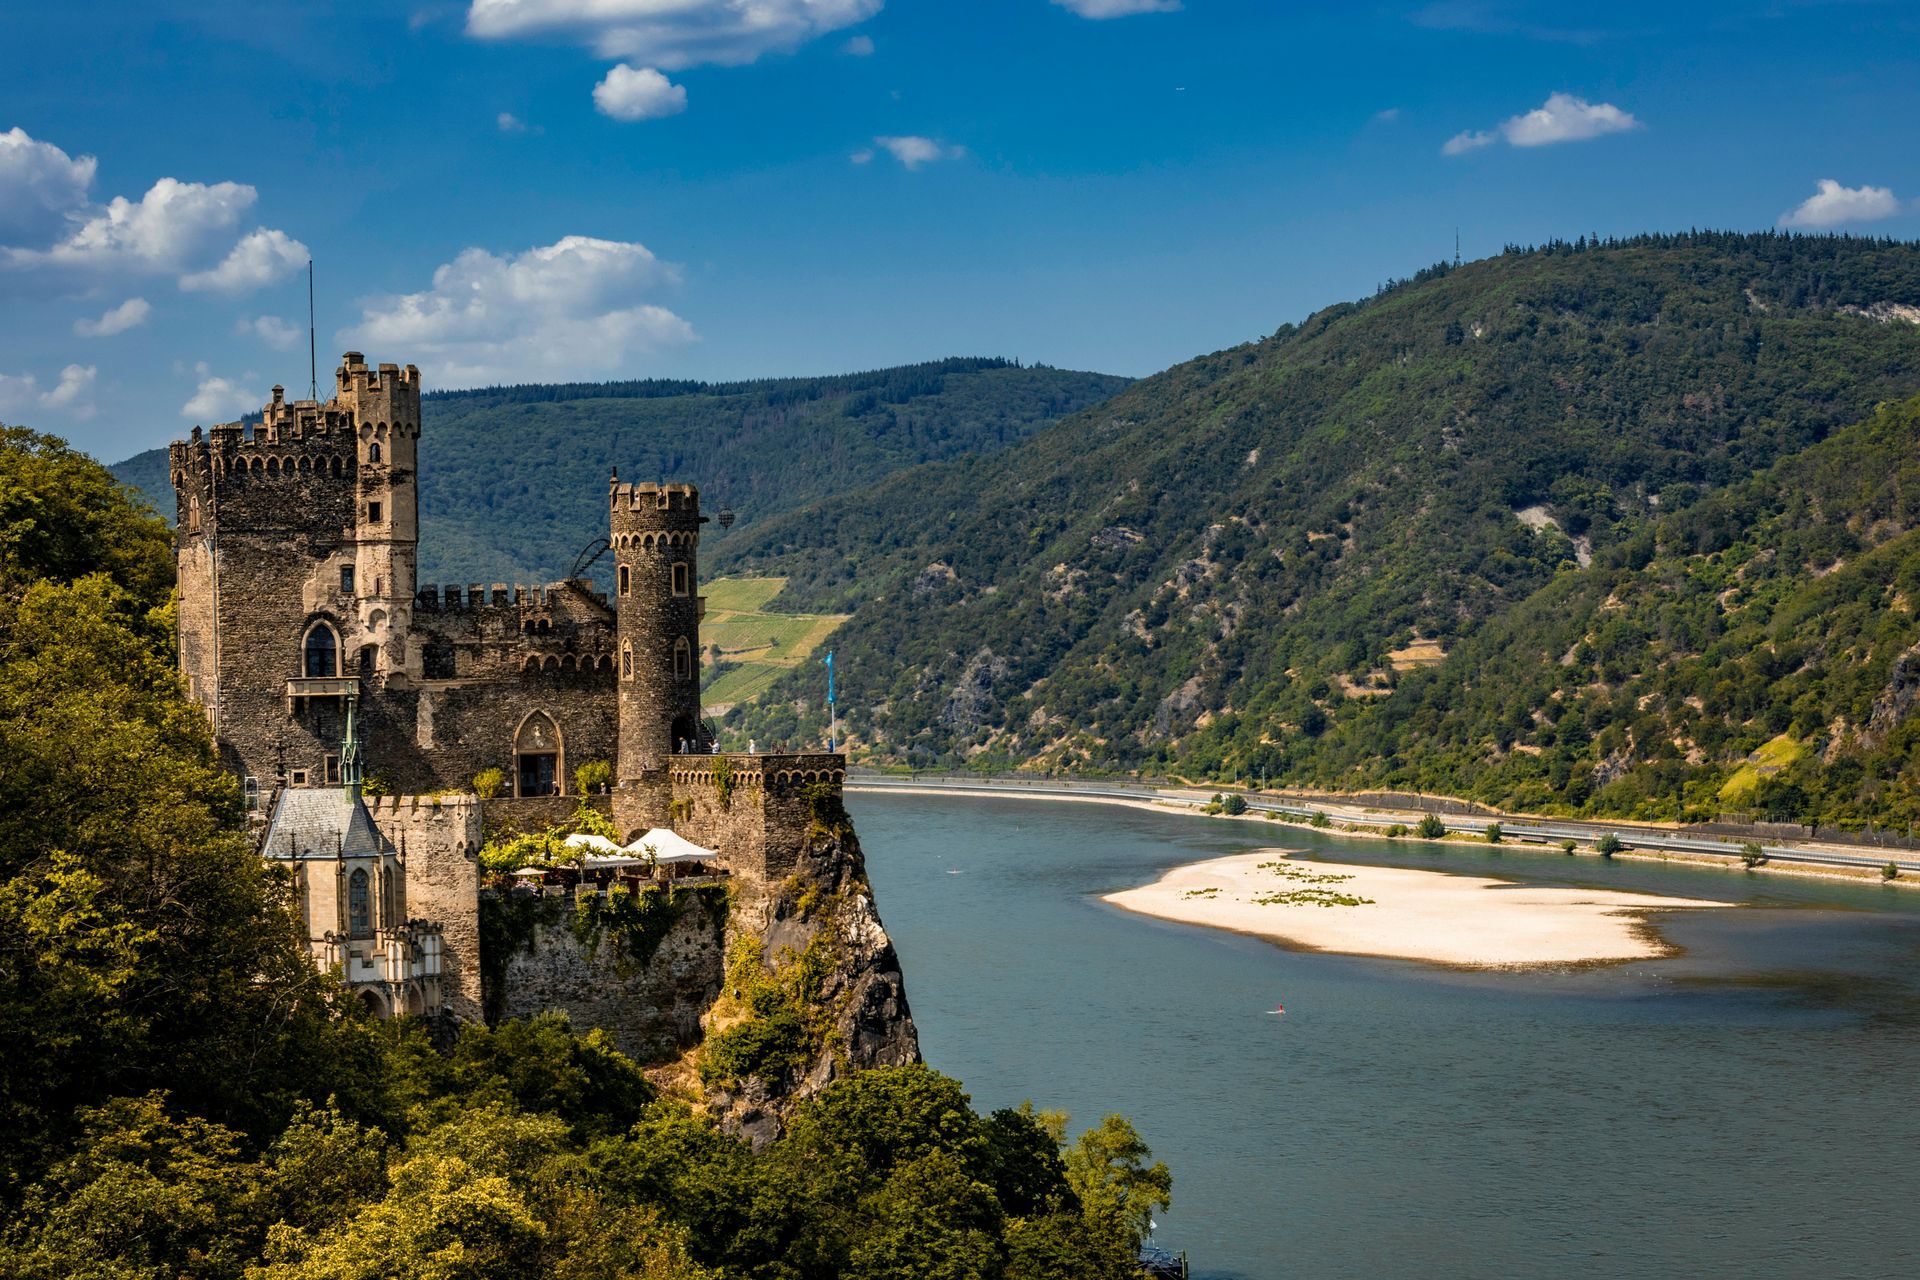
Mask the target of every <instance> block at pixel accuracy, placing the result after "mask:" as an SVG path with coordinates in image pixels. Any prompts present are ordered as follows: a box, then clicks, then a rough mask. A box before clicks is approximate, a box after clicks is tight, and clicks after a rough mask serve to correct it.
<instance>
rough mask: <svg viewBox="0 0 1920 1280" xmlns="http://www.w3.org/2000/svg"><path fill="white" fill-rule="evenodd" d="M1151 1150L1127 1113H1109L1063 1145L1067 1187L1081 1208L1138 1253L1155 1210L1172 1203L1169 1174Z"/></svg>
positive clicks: (1171, 1186)
mask: <svg viewBox="0 0 1920 1280" xmlns="http://www.w3.org/2000/svg"><path fill="white" fill-rule="evenodd" d="M1152 1156H1153V1153H1152V1152H1151V1151H1149V1150H1148V1149H1147V1144H1146V1143H1144V1142H1142V1141H1141V1140H1140V1135H1139V1134H1138V1133H1137V1132H1135V1130H1134V1127H1133V1125H1132V1124H1130V1123H1129V1122H1128V1121H1127V1119H1126V1117H1124V1116H1117V1115H1111V1116H1108V1117H1106V1119H1104V1120H1102V1121H1101V1122H1100V1123H1099V1124H1098V1125H1096V1126H1094V1127H1093V1128H1091V1129H1088V1130H1087V1131H1086V1132H1085V1133H1083V1134H1081V1135H1080V1138H1079V1141H1077V1142H1075V1143H1074V1144H1073V1145H1072V1146H1070V1147H1068V1148H1067V1153H1066V1167H1067V1185H1068V1186H1070V1187H1071V1188H1072V1189H1073V1193H1074V1195H1075V1196H1076V1197H1078V1198H1079V1201H1080V1207H1081V1212H1082V1213H1084V1214H1085V1215H1086V1216H1087V1218H1088V1219H1089V1220H1091V1221H1093V1222H1096V1223H1100V1224H1110V1225H1111V1226H1112V1227H1113V1228H1114V1229H1115V1232H1116V1234H1117V1235H1121V1236H1123V1237H1124V1238H1125V1239H1126V1241H1127V1244H1128V1248H1129V1251H1130V1252H1131V1253H1137V1252H1138V1251H1139V1248H1140V1243H1141V1241H1142V1240H1144V1239H1145V1238H1146V1235H1147V1232H1148V1230H1149V1229H1150V1228H1151V1225H1152V1221H1153V1212H1154V1210H1155V1209H1165V1208H1167V1207H1168V1206H1169V1205H1171V1204H1172V1203H1173V1175H1172V1174H1171V1173H1169V1172H1168V1170H1167V1166H1166V1165H1165V1164H1164V1163H1162V1162H1160V1161H1154V1163H1152V1164H1148V1163H1147V1161H1148V1160H1150V1159H1152Z"/></svg>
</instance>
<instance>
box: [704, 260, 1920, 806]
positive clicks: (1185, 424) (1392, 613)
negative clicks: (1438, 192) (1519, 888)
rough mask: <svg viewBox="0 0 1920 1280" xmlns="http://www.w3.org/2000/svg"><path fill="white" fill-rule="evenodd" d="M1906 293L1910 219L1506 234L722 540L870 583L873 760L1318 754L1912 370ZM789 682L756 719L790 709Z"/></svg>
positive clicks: (854, 638)
mask: <svg viewBox="0 0 1920 1280" xmlns="http://www.w3.org/2000/svg"><path fill="white" fill-rule="evenodd" d="M1917 303H1920V247H1916V246H1914V245H1911V244H1898V243H1890V242H1884V241H1871V240H1860V239H1847V238H1827V237H1820V238H1808V237H1797V236H1783V235H1771V234H1769V235H1757V236H1739V235H1722V234H1693V235H1685V236H1669V237H1644V238H1638V239H1634V240H1629V241H1624V242H1605V243H1596V242H1587V241H1580V242H1576V243H1573V244H1556V245H1552V246H1548V247H1545V248H1542V249H1530V250H1518V249H1515V250H1511V251H1509V252H1506V253H1503V254H1502V255H1500V256H1498V257H1495V258H1492V259H1488V260H1485V261H1480V262H1474V263H1469V264H1466V265H1464V266H1460V267H1447V266H1441V267H1436V268H1434V269H1432V270H1429V271H1426V272H1423V273H1421V275H1420V276H1419V277H1417V278H1415V279H1414V280H1412V281H1408V282H1404V283H1401V284H1398V285H1395V286H1393V287H1391V288H1388V289H1386V290H1384V291H1383V292H1382V293H1381V294H1379V295H1378V296H1376V297H1374V298H1372V299H1370V300H1367V301H1365V302H1361V303H1354V304H1342V305H1339V306H1334V307H1330V308H1328V309H1326V310H1325V311H1322V312H1320V313H1318V314H1316V315H1314V316H1312V317H1311V318H1309V319H1308V320H1307V321H1306V322H1305V323H1304V324H1301V325H1299V326H1288V327H1285V328H1283V329H1281V330H1280V331H1279V332H1277V333H1275V334H1274V335H1273V336H1271V337H1269V338H1267V339H1265V340H1263V341H1260V342H1255V343H1250V344H1247V345H1246V346H1242V347H1237V348H1234V349H1231V350H1227V351H1222V352H1218V353H1215V354H1213V355H1210V356H1205V357H1202V358H1200V359H1197V360H1194V361H1191V362H1189V363H1187V364H1184V365H1181V366H1178V367H1176V368H1174V369H1170V370H1168V371H1167V372H1165V373H1163V374H1160V375H1157V376H1155V377H1153V378H1149V379H1146V380H1144V381H1142V382H1140V383H1137V384H1135V385H1134V386H1132V387H1130V388H1129V389H1128V390H1126V391H1124V392H1122V393H1121V394H1119V395H1118V396H1116V397H1114V398H1113V399H1112V400H1111V401H1109V402H1107V403H1105V404H1103V405H1100V406H1099V407H1097V408H1095V409H1092V410H1089V411H1087V412H1084V413H1082V414H1080V415H1078V416H1076V417H1074V418H1071V419H1069V420H1067V421H1065V422H1063V423H1061V424H1060V425H1059V426H1057V427H1054V428H1052V429H1050V430H1048V431H1046V432H1043V433H1041V434H1040V435H1038V436H1036V437H1035V438H1034V439H1032V440H1030V441H1027V442H1026V443H1024V444H1022V445H1019V446H1017V447H1015V448H1012V449H1009V450H1006V451H1003V452H1001V453H999V454H997V455H994V456H991V457H985V458H967V459H959V460H955V461H953V462H949V463H945V464H936V465H932V466H927V467H922V468H918V469H915V470H912V471H908V472H903V473H901V474H899V475H896V476H894V477H892V478H891V479H889V480H887V481H884V482H882V483H881V484H879V485H878V486H876V487H875V488H873V489H872V490H870V491H867V492H864V493H859V494H855V495H852V496H851V497H849V498H847V499H845V500H835V501H830V502H827V503H822V504H819V505H817V506H815V507H814V508H811V509H805V510H801V511H796V512H794V513H791V514H790V515H788V516H785V517H782V518H780V519H778V520H775V521H771V522H768V523H767V524H765V525H763V526H762V527H761V528H759V529H758V530H756V531H754V534H753V536H752V537H751V538H750V539H747V540H743V542H742V543H741V544H737V545H736V546H735V547H734V548H733V549H732V563H733V564H734V566H736V567H752V568H761V569H765V570H768V571H776V572H781V573H785V574H787V575H789V576H790V577H791V578H792V579H793V581H792V584H791V585H790V587H789V594H790V598H791V599H792V600H793V605H792V607H796V608H801V607H814V608H822V609H826V608H832V609H835V610H841V609H845V608H847V607H849V606H852V607H854V609H855V616H854V618H853V620H852V621H851V622H850V623H849V624H848V625H847V626H846V627H845V628H844V629H843V630H842V632H841V633H840V634H839V635H838V636H837V637H836V646H837V648H838V649H839V651H840V658H841V667H840V669H841V671H842V675H843V685H842V694H841V699H842V701H841V710H842V714H843V716H844V717H845V718H846V722H847V723H848V724H849V726H850V728H851V729H852V731H853V732H854V734H855V735H856V739H855V740H856V742H858V743H860V744H862V745H864V746H871V747H873V748H875V749H877V750H878V751H879V752H880V753H881V754H883V755H888V756H893V757H896V758H906V759H912V760H916V761H923V762H926V761H934V760H946V761H948V762H953V761H957V760H960V759H966V758H980V757H981V756H983V755H984V756H985V758H987V759H994V758H1005V759H1008V760H1019V761H1033V760H1041V761H1046V762H1049V763H1052V764H1056V765H1066V766H1074V767H1095V768H1115V767H1131V766H1144V767H1149V768H1153V767H1170V766H1175V765H1178V766H1184V767H1186V768H1189V769H1192V770H1195V771H1202V770H1218V771H1221V772H1225V771H1226V770H1227V769H1229V768H1234V767H1237V768H1239V769H1240V771H1241V772H1242V774H1243V775H1245V774H1249V773H1251V774H1260V773H1262V772H1266V773H1269V774H1270V775H1272V776H1274V777H1276V778H1279V777H1283V776H1286V775H1287V774H1288V773H1289V772H1295V773H1298V774H1301V775H1305V774H1312V775H1314V776H1321V775H1323V774H1324V773H1325V772H1326V771H1327V770H1328V769H1330V768H1332V767H1333V765H1332V764H1331V763H1329V758H1327V757H1322V756H1319V755H1315V754H1314V753H1313V752H1312V751H1309V750H1308V749H1307V748H1306V747H1304V746H1302V745H1301V744H1303V743H1310V742H1311V740H1313V739H1315V738H1317V737H1319V736H1321V735H1323V734H1324V733H1325V732H1326V731H1327V729H1328V728H1329V726H1332V727H1334V728H1335V729H1336V730H1341V729H1342V728H1343V727H1344V726H1345V725H1347V724H1348V722H1350V721H1354V720H1356V719H1357V718H1359V717H1362V716H1364V715H1365V714H1366V713H1367V709H1368V708H1369V707H1374V706H1376V704H1379V705H1380V707H1381V710H1380V711H1379V712H1376V713H1375V714H1384V707H1385V706H1386V705H1390V704H1392V703H1394V702H1395V701H1396V699H1397V698H1398V696H1399V695H1398V694H1397V693H1396V692H1395V685H1396V683H1398V682H1400V681H1402V680H1406V679H1407V676H1408V673H1410V672H1412V671H1414V670H1416V669H1417V668H1418V667H1419V666H1420V665H1421V664H1423V663H1431V662H1433V661H1435V660H1437V659H1439V658H1440V657H1441V656H1442V655H1444V654H1446V653H1449V652H1451V651H1453V650H1455V649H1457V648H1458V647H1459V646H1460V645H1461V644H1462V642H1463V641H1464V640H1466V639H1467V638H1469V637H1472V636H1474V635H1475V634H1476V633H1479V632H1481V631H1483V629H1485V628H1487V626H1488V624H1489V622H1490V621H1491V620H1495V619H1499V618H1501V617H1502V616H1503V615H1506V614H1507V613H1508V612H1509V611H1511V610H1513V609H1514V608H1515V607H1516V606H1517V605H1520V604H1521V603H1522V602H1525V601H1527V600H1529V599H1530V598H1531V597H1533V596H1534V595H1535V594H1536V593H1538V592H1540V591H1542V590H1543V589H1545V588H1548V587H1549V586H1551V585H1553V584H1554V583H1555V581H1556V579H1557V578H1559V577H1561V576H1562V575H1565V574H1570V573H1574V572H1576V571H1577V562H1579V561H1583V560H1587V559H1589V558H1594V559H1597V560H1599V561H1600V562H1601V563H1611V560H1610V559H1609V557H1612V556H1615V555H1618V554H1624V552H1623V550H1622V549H1623V548H1629V547H1632V546H1637V545H1640V540H1641V539H1643V538H1644V537H1645V536H1646V533H1647V531H1648V529H1649V527H1650V525H1651V524H1652V522H1653V521H1654V520H1655V519H1656V517H1658V516H1659V515H1660V514H1662V513H1664V512H1675V511H1686V510H1688V509H1691V508H1694V507H1695V506H1696V505H1697V504H1699V503H1701V502H1702V500H1703V498H1704V497H1706V496H1708V495H1711V494H1713V493H1715V492H1717V491H1719V490H1721V489H1722V488H1724V487H1725V486H1727V485H1729V484H1732V483H1735V482H1737V481H1740V480H1742V479H1744V478H1746V477H1748V476H1750V475H1752V474H1753V473H1754V472H1756V471H1759V470H1761V469H1764V468H1767V467H1770V466H1772V465H1773V464H1774V463H1775V462H1777V461H1779V460H1780V459H1783V458H1786V457H1790V456H1792V455H1794V454H1797V453H1800V452H1801V451H1803V450H1805V449H1807V448H1808V447H1809V446H1811V445H1813V444H1815V443H1817V442H1819V441H1821V440H1822V439H1824V438H1826V437H1827V436H1829V435H1830V434H1832V433H1833V432H1835V431H1836V430H1838V429H1840V428H1842V427H1844V426H1847V425H1848V424H1851V423H1856V422H1859V421H1861V420H1862V419H1864V418H1866V417H1867V416H1868V415H1869V414H1870V413H1871V412H1872V411H1873V408H1874V406H1875V405H1876V404H1877V403H1879V402H1881V401H1888V400H1896V399H1902V398H1905V397H1907V396H1911V395H1913V394H1914V393H1915V392H1917V391H1920V327H1916V326H1915V325H1914V324H1912V323H1909V322H1907V321H1906V320H1904V319H1902V318H1901V317H1903V316H1906V315H1910V314H1912V313H1911V312H1908V311H1905V310H1903V308H1906V307H1911V306H1913V305H1915V304H1917ZM1845 515H1846V513H1845V512H1844V511H1840V512H1833V513H1830V514H1829V515H1828V516H1827V517H1826V518H1831V519H1844V518H1845ZM829 552H830V553H831V554H828V553H829ZM1807 625H1809V626H1817V625H1819V622H1818V620H1817V619H1815V620H1810V621H1809V622H1808V623H1807ZM1555 657H1556V659H1557V658H1558V657H1559V655H1558V654H1556V655H1555ZM1462 670H1463V674H1462V677H1461V678H1462V679H1463V680H1465V681H1467V682H1471V680H1472V678H1473V672H1472V671H1471V670H1470V669H1464V668H1463V669H1462ZM794 679H795V683H794V684H792V685H791V686H790V687H789V688H788V689H786V690H785V691H784V692H787V693H790V694H795V695H799V694H802V693H805V692H809V690H807V688H806V686H805V685H804V684H802V683H800V682H799V681H800V680H801V677H800V676H799V675H796V677H795V678H794ZM1410 683H1411V682H1410ZM781 692H782V691H781V690H778V689H777V690H776V691H775V693H774V694H773V695H772V696H771V697H770V698H769V699H768V700H767V703H768V705H767V706H765V707H763V708H761V709H759V710H756V711H752V712H750V713H748V714H750V715H753V716H757V717H760V720H759V721H757V722H756V723H755V724H754V725H753V726H752V727H754V728H757V729H758V730H759V731H760V732H762V733H786V734H797V733H800V732H803V731H804V726H799V725H792V724H780V723H774V721H776V720H778V719H779V718H780V717H782V716H784V715H786V714H788V713H787V712H785V711H784V710H783V709H782V708H781V705H780V694H781ZM1727 714H1728V715H1729V716H1733V715H1737V714H1738V712H1737V711H1735V710H1729V711H1728V712H1727ZM743 727H745V726H743ZM1738 728H1739V729H1740V732H1741V733H1746V732H1747V731H1748V727H1747V726H1745V725H1740V726H1738ZM1427 730H1428V722H1427V721H1425V720H1410V721H1407V722H1404V723H1402V724H1401V725H1400V728H1399V731H1400V732H1401V733H1403V734H1405V735H1407V736H1406V737H1405V739H1404V740H1397V741H1396V742H1395V743H1394V744H1393V745H1394V749H1395V750H1396V751H1397V752H1404V753H1405V755H1406V757H1407V758H1409V759H1411V758H1412V757H1414V756H1417V755H1418V754H1419V753H1420V751H1421V750H1422V747H1423V739H1421V738H1418V737H1416V736H1414V735H1421V734H1424V733H1425V732H1427ZM1335 736H1336V739H1337V740H1339V741H1347V740H1348V739H1346V738H1344V737H1341V736H1340V735H1339V734H1338V733H1336V735H1335ZM1355 741H1357V739H1355ZM1743 741H1744V739H1740V738H1738V735H1736V736H1735V737H1732V738H1728V739H1726V740H1724V741H1723V742H1721V743H1719V744H1717V746H1718V747H1719V748H1721V749H1724V750H1728V751H1732V750H1737V749H1738V748H1739V746H1740V745H1741V743H1742V742H1743ZM1376 745H1377V744H1376ZM1532 745H1537V744H1532ZM1472 749H1473V748H1471V747H1462V748H1460V750H1464V751H1471V750H1472ZM1688 749H1689V750H1691V749H1692V748H1688ZM1698 749H1699V750H1700V751H1701V752H1702V753H1703V754H1707V753H1710V752H1711V750H1712V749H1713V748H1709V747H1708V746H1705V745H1699V747H1698ZM1619 763H1621V762H1620V761H1618V760H1615V761H1613V762H1612V763H1611V764H1610V765H1609V769H1612V768H1615V767H1616V766H1617V765H1618V764H1619Z"/></svg>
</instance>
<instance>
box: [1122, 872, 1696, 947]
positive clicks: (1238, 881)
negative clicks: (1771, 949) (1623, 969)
mask: <svg viewBox="0 0 1920 1280" xmlns="http://www.w3.org/2000/svg"><path fill="white" fill-rule="evenodd" d="M1101 901H1103V902H1107V903H1111V904H1112V905H1114V906H1116V907H1119V908H1121V909H1122V910H1125V911H1132V912H1135V913H1137V914H1140V915H1147V916H1153V917H1155V918H1157V919H1161V920H1172V921H1176V922H1178V923H1181V924H1195V925H1203V926H1205V927H1207V928H1212V929H1226V930H1230V931H1232V932H1235V933H1246V934H1252V935H1254V936H1256V937H1261V938H1266V939H1269V940H1271V941H1274V942H1278V943H1281V944H1283V945H1285V946H1289V947H1294V948H1298V949H1302V950H1310V951H1333V952H1339V953H1342V954H1345V955H1356V956H1375V957H1380V958H1384V959H1392V960H1417V961H1422V962H1425V963H1428V964H1442V965H1452V966H1458V967H1463V968H1526V967H1534V966H1540V965H1573V964H1609V963H1620V962H1623V961H1629V960H1650V959H1657V958H1659V957H1661V956H1665V955H1670V954H1672V952H1673V948H1672V947H1671V946H1669V945H1668V944H1667V943H1666V942H1665V941H1664V940H1662V939H1661V938H1660V936H1659V935H1658V933H1657V932H1656V931H1655V929H1654V927H1653V926H1652V925H1651V924H1650V923H1649V922H1648V913H1649V912H1655V911H1672V910H1703V909H1713V908H1724V907H1726V906H1728V905H1730V904H1728V903H1724V902H1712V901H1708V900H1705V899H1700V898H1668V897H1662V896H1659V895H1656V894H1649V893H1626V892H1620V891H1617V890H1612V889H1572V888H1562V887H1558V886H1552V885H1532V884H1520V883H1516V882H1514V881H1510V880H1495V879H1489V878H1486V877H1482V876H1465V875H1452V874H1449V873H1445V872H1439V871H1417V870H1410V869H1405V868H1399V867H1367V866H1356V865H1351V864H1347V863H1337V864H1336V863H1320V862H1309V861H1305V860H1304V859H1301V858H1299V857H1297V856H1295V855H1291V854H1288V853H1286V852H1285V851H1283V850H1266V851H1262V852H1259V853H1249V854H1236V855H1234V856H1232V857H1227V858H1214V859H1211V860H1209V861H1206V862H1196V863H1190V864H1188V865H1186V866H1182V867H1175V868H1174V869H1173V870H1171V871H1168V872H1167V873H1166V874H1165V875H1163V876H1161V877H1160V878H1159V879H1158V880H1156V881H1154V882H1153V883H1152V884H1148V885H1142V886H1141V887H1139V888H1137V889H1123V890H1121V891H1120V892H1118V893H1109V894H1106V895H1104V896H1103V897H1102V898H1101Z"/></svg>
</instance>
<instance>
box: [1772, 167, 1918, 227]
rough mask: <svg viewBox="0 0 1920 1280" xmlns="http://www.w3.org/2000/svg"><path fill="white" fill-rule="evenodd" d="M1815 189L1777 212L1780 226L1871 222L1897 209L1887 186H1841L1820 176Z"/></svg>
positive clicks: (1889, 216)
mask: <svg viewBox="0 0 1920 1280" xmlns="http://www.w3.org/2000/svg"><path fill="white" fill-rule="evenodd" d="M1815 186H1816V188H1817V189H1816V190H1815V191H1814V193H1813V194H1812V195H1810V196H1808V197H1807V198H1806V199H1805V200H1802V201H1801V202H1800V203H1799V204H1798V205H1797V206H1795V207H1794V208H1792V209H1789V210H1787V211H1786V212H1785V213H1783V214H1781V215H1780V225H1781V226H1783V227H1837V226H1839V225H1841V224H1842V223H1846V222H1873V221H1876V220H1878V219H1880V218H1891V217H1892V216H1893V215H1894V214H1896V213H1898V212H1900V202H1899V201H1898V200H1896V199H1894V195H1893V191H1892V189H1891V188H1888V187H1843V186H1841V185H1840V184H1839V183H1838V182H1836V181H1834V180H1833V179H1832V178H1822V179H1820V181H1819V182H1818V183H1816V184H1815Z"/></svg>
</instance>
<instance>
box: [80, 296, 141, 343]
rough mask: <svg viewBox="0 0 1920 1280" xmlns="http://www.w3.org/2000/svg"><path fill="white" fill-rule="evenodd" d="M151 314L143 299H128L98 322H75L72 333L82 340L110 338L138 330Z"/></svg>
mask: <svg viewBox="0 0 1920 1280" xmlns="http://www.w3.org/2000/svg"><path fill="white" fill-rule="evenodd" d="M151 314H153V308H152V307H151V306H148V305H147V300H146V299H145V298H128V299H127V300H126V301H125V302H123V303H121V304H120V305H119V306H117V307H113V308H111V309H110V310H109V311H108V312H107V313H106V314H105V315H103V316H101V317H100V318H99V319H98V320H75V321H74V322H73V331H74V332H75V333H76V334H78V335H79V336H81V337H82V338H111V337H112V336H113V335H114V334H116V333H125V332H126V331H127V330H129V329H137V328H139V327H140V326H141V325H143V324H145V323H146V322H147V317H148V316H149V315H151Z"/></svg>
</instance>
